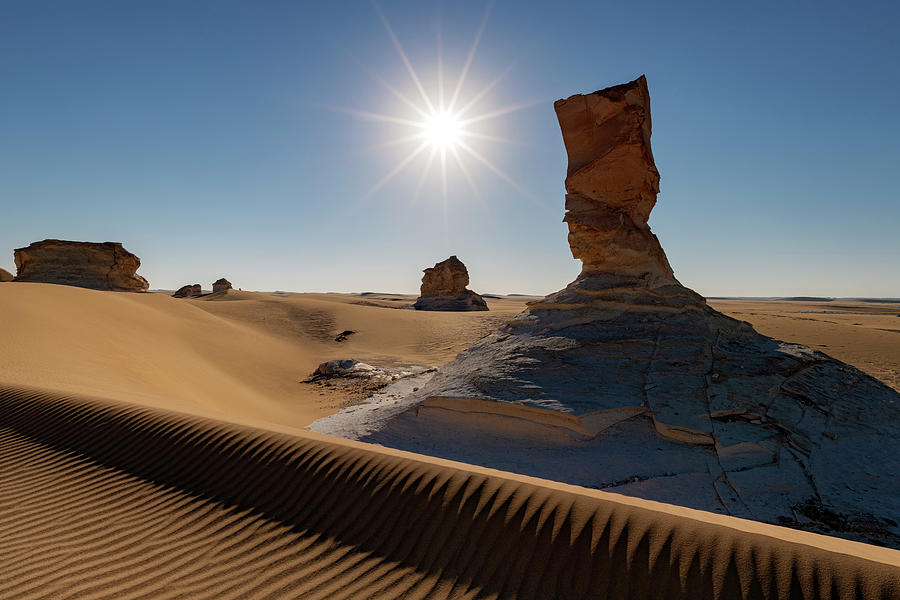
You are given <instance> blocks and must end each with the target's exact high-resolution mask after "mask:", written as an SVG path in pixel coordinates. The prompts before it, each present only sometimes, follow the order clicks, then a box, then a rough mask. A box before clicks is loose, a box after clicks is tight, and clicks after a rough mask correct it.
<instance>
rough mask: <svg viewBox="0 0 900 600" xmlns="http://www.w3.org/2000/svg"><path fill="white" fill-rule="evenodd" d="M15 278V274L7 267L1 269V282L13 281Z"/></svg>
mask: <svg viewBox="0 0 900 600" xmlns="http://www.w3.org/2000/svg"><path fill="white" fill-rule="evenodd" d="M13 279H14V277H13V274H12V273H10V272H9V271H7V270H6V269H0V282H3V281H12V280H13Z"/></svg>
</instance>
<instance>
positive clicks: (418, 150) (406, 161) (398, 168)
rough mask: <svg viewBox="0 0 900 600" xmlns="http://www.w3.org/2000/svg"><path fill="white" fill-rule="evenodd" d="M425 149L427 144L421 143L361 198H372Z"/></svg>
mask: <svg viewBox="0 0 900 600" xmlns="http://www.w3.org/2000/svg"><path fill="white" fill-rule="evenodd" d="M427 147H428V142H422V144H420V145H419V147H418V148H416V149H415V150H413V151H412V152H410V153H409V155H407V157H406V158H404V159H403V160H401V161H400V163H399V164H398V165H397V166H396V167H394V168H393V169H391V171H390V172H389V173H388V174H387V175H385V176H384V177H382V178H381V179H379V180H378V182H377V183H376V184H375V185H373V186H372V187H371V188H369V191H367V192H366V193H365V195H364V196H363V198H364V199H365V198H370V197H371V196H372V194H374V193H375V192H377V191H378V190H379V189H381V187H382V186H383V185H384V184H386V183H387V182H388V181H390V180H391V179H393V178H394V176H395V175H396V174H397V173H399V172H400V171H402V170H403V169H404V167H406V165H408V164H409V163H411V162H412V161H413V159H414V158H415V157H417V156H418V155H419V154H421V153H422V151H423V150H425V148H427Z"/></svg>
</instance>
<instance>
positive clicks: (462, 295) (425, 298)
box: [413, 255, 488, 311]
mask: <svg viewBox="0 0 900 600" xmlns="http://www.w3.org/2000/svg"><path fill="white" fill-rule="evenodd" d="M424 272H425V275H424V276H423V277H422V287H421V288H420V290H421V291H420V296H419V298H418V300H416V303H415V304H413V308H415V309H416V310H448V311H464V310H488V306H487V302H485V301H484V298H482V297H481V296H479V295H478V294H476V293H475V292H473V291H472V290H468V289H466V286H467V285H469V271H468V270H467V269H466V265H464V264H463V262H462V261H461V260H459V259H458V258H456V256H455V255H454V256H451V257H450V258H448V259H447V260H444V261H441V262H439V263H437V264H436V265H434V266H433V267H431V268H428V269H425V271H424Z"/></svg>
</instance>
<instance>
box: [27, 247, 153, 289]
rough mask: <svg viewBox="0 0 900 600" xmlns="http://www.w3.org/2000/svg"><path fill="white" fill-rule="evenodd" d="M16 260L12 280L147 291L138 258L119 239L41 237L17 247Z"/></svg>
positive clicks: (146, 284)
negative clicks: (58, 238)
mask: <svg viewBox="0 0 900 600" xmlns="http://www.w3.org/2000/svg"><path fill="white" fill-rule="evenodd" d="M15 260H16V278H15V281H25V282H31V283H56V284H59V285H71V286H75V287H83V288H90V289H93V290H110V291H116V292H146V291H147V289H148V288H149V287H150V286H149V284H148V283H147V280H146V279H144V278H143V277H141V276H140V275H138V274H137V270H138V267H140V266H141V259H139V258H138V257H137V256H135V255H134V254H132V253H131V252H129V251H128V250H126V249H125V248H124V247H122V244H121V243H120V242H72V241H67V240H44V241H42V242H34V243H33V244H31V245H30V246H28V247H26V248H16V250H15Z"/></svg>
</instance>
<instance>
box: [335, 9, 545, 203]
mask: <svg viewBox="0 0 900 600" xmlns="http://www.w3.org/2000/svg"><path fill="white" fill-rule="evenodd" d="M372 4H373V7H374V9H375V12H376V13H377V14H378V16H379V17H380V19H381V22H382V24H383V25H384V28H385V31H387V34H388V36H389V37H390V40H391V42H392V44H393V46H394V48H395V49H396V51H397V55H398V56H399V57H400V59H401V61H402V62H403V65H404V66H405V67H406V71H407V73H408V74H409V76H410V79H411V81H412V83H413V85H414V87H415V89H416V91H417V92H418V98H417V99H415V100H413V99H412V98H410V97H408V96H407V95H406V94H404V93H403V92H401V91H400V90H399V89H398V88H397V87H396V86H395V85H392V84H391V83H389V82H387V81H385V80H384V79H382V78H381V77H379V76H378V75H377V74H376V73H374V72H373V71H371V70H369V69H368V68H365V67H363V68H364V70H365V71H366V72H367V73H368V75H369V76H371V77H372V78H373V79H374V80H375V81H377V82H378V83H379V84H381V85H382V86H383V87H384V88H385V89H386V90H388V91H389V92H390V93H391V94H392V95H393V96H394V97H395V98H396V99H397V100H399V101H400V103H399V104H397V108H399V109H404V107H405V111H406V112H405V113H401V114H378V113H374V112H370V111H367V110H358V109H354V108H348V107H337V106H329V108H331V109H333V110H339V111H341V112H347V113H350V114H352V115H355V116H357V117H361V118H363V119H366V120H375V121H381V122H384V123H390V124H392V125H395V126H396V125H401V126H405V127H408V128H410V130H411V131H410V133H411V135H404V136H402V137H400V138H398V139H393V140H390V141H388V142H385V143H384V144H380V145H379V146H380V147H388V146H397V145H407V144H408V145H410V146H411V149H410V151H409V153H408V154H407V155H406V156H405V157H404V158H403V159H402V160H400V162H399V163H398V164H397V165H396V166H394V168H393V169H391V170H390V171H389V172H388V173H387V174H386V175H385V176H384V177H382V178H381V179H380V180H379V181H378V182H376V183H375V184H374V185H373V186H372V187H371V188H369V190H368V191H367V192H366V194H365V196H364V198H369V197H371V196H372V195H373V194H374V193H375V192H376V191H378V190H379V189H380V188H381V187H382V186H384V185H385V184H386V183H387V182H388V181H390V180H391V179H393V178H394V177H395V176H396V175H397V174H398V173H400V172H401V171H403V170H405V169H406V168H407V167H408V166H409V165H411V164H413V163H414V161H416V159H419V161H418V162H419V164H422V165H423V170H422V172H421V176H420V178H419V185H418V186H417V188H416V192H415V194H414V196H417V195H418V194H419V191H420V190H421V188H422V184H423V183H424V181H425V179H426V178H427V177H428V174H429V172H430V171H431V169H432V166H433V165H434V166H437V168H438V169H439V170H440V176H441V196H442V198H443V200H444V203H445V205H446V201H447V181H448V170H449V168H450V167H452V166H453V165H455V167H456V169H457V170H458V172H459V173H460V174H461V175H462V176H463V177H464V178H465V179H466V181H467V182H468V184H469V187H470V188H471V190H472V192H473V193H474V194H475V195H476V196H478V190H477V189H476V186H475V183H474V180H473V178H472V175H471V173H470V169H469V167H468V166H467V165H466V162H467V161H466V160H465V159H467V158H468V159H470V160H474V161H475V163H474V164H475V165H480V166H483V167H485V168H487V169H488V170H489V171H491V172H493V173H494V174H495V175H496V176H498V177H500V178H501V179H503V180H504V181H506V182H507V183H509V184H510V185H511V186H513V187H514V188H516V189H517V190H518V191H519V192H521V193H523V194H526V195H529V196H531V195H532V194H531V193H530V192H529V191H528V190H526V189H524V188H523V187H522V186H521V185H519V184H518V183H517V182H516V181H515V180H513V179H512V178H511V177H510V176H509V175H507V174H506V173H504V172H503V171H502V170H501V169H500V168H499V167H497V166H496V165H494V164H493V163H492V162H491V161H490V160H489V159H488V158H486V157H485V156H484V155H483V154H482V153H481V152H479V151H478V149H476V142H499V143H506V144H515V143H516V142H514V141H512V140H508V139H505V138H502V137H497V136H494V135H489V134H487V133H485V132H484V131H481V130H480V129H481V126H482V125H484V122H485V121H488V120H490V119H494V118H496V117H500V116H502V115H506V114H509V113H511V112H514V111H518V110H521V109H524V108H529V107H531V106H534V105H535V104H538V103H539V102H541V101H539V102H527V103H523V104H518V105H513V106H505V107H501V108H497V109H495V110H489V111H485V110H484V109H483V108H482V109H481V110H480V111H479V112H477V113H476V114H472V112H473V111H474V110H477V107H478V106H479V105H480V104H481V102H482V100H483V99H484V98H485V97H486V96H487V95H488V93H489V92H491V91H492V90H493V89H494V88H495V87H496V86H497V85H498V84H499V83H500V82H501V80H503V78H504V77H505V76H506V75H507V74H508V73H509V72H510V71H511V70H512V68H513V66H514V65H510V66H509V67H508V68H507V69H506V70H504V71H503V72H501V73H500V74H499V75H498V76H497V77H496V78H495V79H493V81H491V82H490V83H488V84H487V85H486V86H484V87H483V88H481V89H480V90H479V91H477V92H475V93H466V92H467V90H466V89H465V81H466V77H467V75H468V73H469V69H470V67H471V66H472V61H473V59H474V58H475V51H476V49H477V48H478V44H479V42H480V41H481V37H482V35H483V33H484V29H485V25H486V24H487V20H488V15H489V14H490V8H491V3H490V2H489V3H488V5H487V7H486V9H485V12H484V17H483V18H482V20H481V23H480V25H479V27H478V31H477V33H476V34H475V40H474V41H473V42H472V46H471V48H470V50H469V53H468V55H467V56H466V59H465V62H464V64H463V66H462V69H461V72H460V73H459V76H458V79H457V82H456V85H455V86H454V88H453V93H452V94H447V96H449V98H448V97H447V96H445V89H446V88H445V84H444V66H443V55H442V45H441V36H440V31H438V36H437V42H438V56H437V59H438V60H437V73H438V77H437V80H438V81H437V88H438V89H437V90H436V93H431V94H429V93H428V92H427V91H426V89H425V86H424V85H423V83H422V80H421V79H420V78H419V75H418V74H417V73H416V71H415V69H414V68H413V66H412V63H411V62H410V59H409V57H408V56H407V55H406V53H405V52H404V51H403V48H402V47H401V45H400V40H398V39H397V36H396V35H395V34H394V30H393V29H392V28H391V25H390V23H389V22H388V20H387V17H386V16H385V15H384V13H383V12H382V10H381V7H380V6H379V5H378V3H377V2H376V1H374V0H373V3H372ZM447 91H449V90H447ZM432 92H434V90H432ZM473 126H474V127H473ZM422 157H424V158H422Z"/></svg>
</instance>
